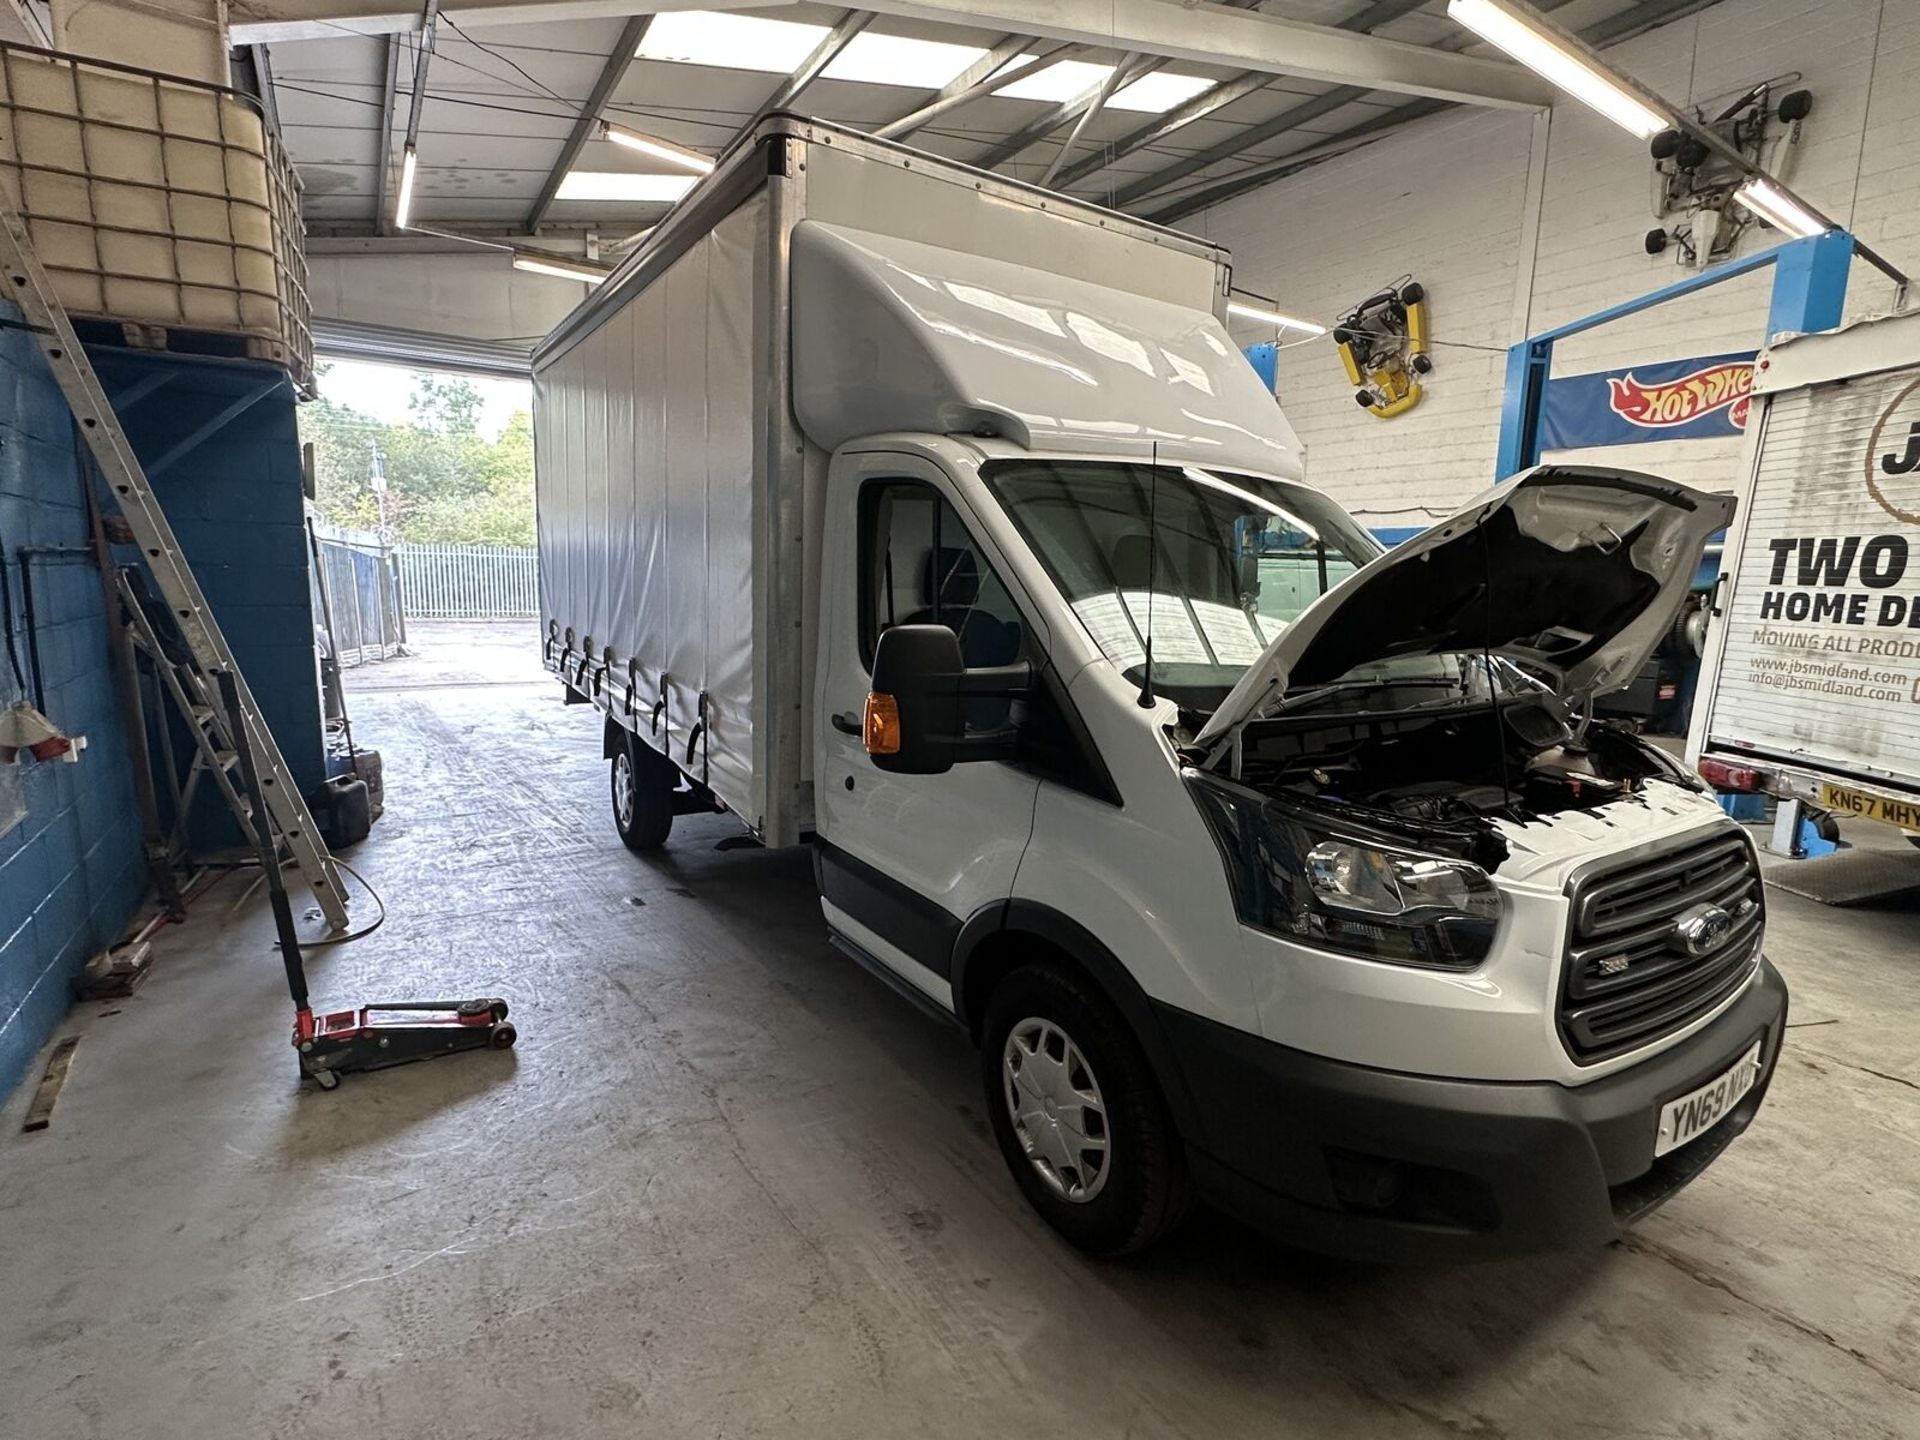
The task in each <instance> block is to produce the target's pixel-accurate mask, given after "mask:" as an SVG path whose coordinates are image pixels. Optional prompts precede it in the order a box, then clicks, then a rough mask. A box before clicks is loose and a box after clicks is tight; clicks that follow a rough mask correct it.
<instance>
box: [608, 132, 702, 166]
mask: <svg viewBox="0 0 1920 1440" xmlns="http://www.w3.org/2000/svg"><path fill="white" fill-rule="evenodd" d="M606 135H607V139H609V140H611V141H612V142H613V143H614V144H616V145H624V146H626V147H627V149H629V150H638V151H639V152H640V153H641V154H642V155H651V156H653V158H654V159H656V160H664V161H666V162H667V163H668V164H669V165H678V166H680V167H681V168H683V169H686V170H692V171H694V172H695V173H696V174H700V175H710V174H712V173H713V161H711V160H709V159H708V158H707V157H706V156H704V155H701V154H699V153H697V152H696V151H693V150H683V149H681V148H680V147H679V146H678V145H675V144H672V143H670V142H669V141H666V140H656V139H655V138H654V137H653V136H651V135H642V134H641V133H640V132H639V131H638V130H629V129H627V127H626V126H624V125H613V124H609V125H607V127H606Z"/></svg>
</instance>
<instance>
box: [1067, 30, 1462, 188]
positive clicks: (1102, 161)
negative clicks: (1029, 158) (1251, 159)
mask: <svg viewBox="0 0 1920 1440" xmlns="http://www.w3.org/2000/svg"><path fill="white" fill-rule="evenodd" d="M1426 3H1427V0H1374V3H1373V4H1371V5H1368V6H1367V7H1366V8H1365V9H1363V10H1360V11H1358V12H1356V13H1355V14H1353V15H1350V16H1348V17H1347V18H1346V19H1345V20H1342V21H1340V22H1339V24H1338V25H1337V26H1336V27H1335V28H1337V29H1340V30H1354V31H1358V32H1360V33H1361V34H1367V33H1370V32H1372V31H1374V30H1377V29H1379V28H1380V27H1381V26H1382V25H1388V24H1391V23H1392V22H1393V21H1395V20H1398V19H1399V18H1400V17H1401V16H1402V15H1406V14H1409V13H1410V12H1412V11H1415V10H1418V9H1419V8H1420V7H1421V6H1422V5H1424V4H1426ZM1270 78H1271V77H1270V76H1268V75H1267V74H1266V73H1265V72H1264V71H1260V70H1243V71H1241V72H1240V73H1239V74H1238V75H1234V76H1230V77H1229V78H1227V79H1225V80H1222V81H1221V82H1220V83H1219V84H1218V85H1216V86H1214V87H1213V88H1212V89H1211V90H1204V91H1202V92H1201V93H1200V94H1198V95H1196V96H1194V97H1193V99H1191V100H1189V101H1188V102H1187V103H1186V104H1184V105H1182V106H1180V107H1179V108H1178V109H1175V110H1172V111H1169V112H1168V113H1167V114H1165V115H1162V116H1160V117H1158V118H1157V119H1155V120H1152V121H1150V122H1149V123H1147V124H1145V125H1142V126H1141V127H1140V128H1139V129H1137V130H1135V131H1133V132H1132V133H1131V134H1127V135H1123V136H1121V137H1120V139H1118V140H1116V141H1114V142H1113V144H1111V145H1108V146H1104V147H1102V148H1101V149H1098V150H1096V151H1095V152H1094V153H1093V154H1091V155H1089V156H1087V158H1086V159H1084V160H1081V161H1078V162H1076V163H1075V164H1072V165H1069V166H1067V167H1066V168H1065V169H1063V170H1062V171H1061V172H1060V175H1059V177H1058V178H1057V180H1056V181H1055V182H1054V184H1055V188H1056V189H1060V190H1064V189H1066V188H1067V187H1068V186H1070V185H1073V184H1075V183H1077V182H1078V181H1081V180H1084V179H1086V178H1087V177H1088V176H1089V175H1095V174H1098V173H1099V172H1100V171H1102V170H1104V169H1106V168H1107V167H1108V166H1109V165H1112V164H1113V163H1114V162H1115V161H1116V160H1120V159H1122V158H1124V157H1125V156H1128V155H1131V154H1133V152H1134V151H1136V150H1144V149H1145V148H1146V147H1147V146H1149V145H1157V144H1158V143H1159V142H1160V141H1162V140H1164V139H1166V138H1167V137H1168V136H1169V135H1173V134H1176V133H1177V132H1179V131H1181V130H1184V129H1186V128H1187V126H1189V125H1191V124H1192V123H1193V122H1194V121H1196V120H1204V119H1206V118H1207V116H1209V115H1211V114H1212V113H1213V112H1214V111H1216V110H1219V109H1221V108H1222V107H1224V106H1227V105H1231V104H1232V103H1233V102H1234V101H1235V100H1239V99H1241V98H1242V97H1244V96H1247V95H1251V94H1252V93H1253V92H1254V91H1256V90H1258V89H1260V88H1261V87H1262V86H1264V85H1265V84H1266V83H1267V81H1268V80H1269V79H1270Z"/></svg>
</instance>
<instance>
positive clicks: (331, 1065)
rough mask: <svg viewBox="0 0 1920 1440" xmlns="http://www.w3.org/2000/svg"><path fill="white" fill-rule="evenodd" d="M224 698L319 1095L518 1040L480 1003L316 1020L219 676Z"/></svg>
mask: <svg viewBox="0 0 1920 1440" xmlns="http://www.w3.org/2000/svg"><path fill="white" fill-rule="evenodd" d="M219 682H220V697H221V699H222V701H223V702H224V703H225V705H226V707H227V713H228V714H229V715H231V716H233V717H234V724H233V750H234V757H235V759H236V761H237V762H238V769H239V771H240V777H241V781H242V783H243V784H244V786H245V793H246V795H247V798H248V799H249V800H251V801H252V816H251V818H250V821H249V823H248V826H247V828H248V829H250V830H251V831H252V832H253V840H254V844H255V846H256V847H257V849H258V850H259V854H260V866H261V869H262V871H263V872H264V873H265V875H266V880H267V894H268V897H269V899H270V900H271V901H272V904H273V923H274V927H275V929H277V930H278V931H279V934H280V960H281V963H282V965H284V966H285V967H286V972H287V989H288V991H289V992H290V993H291V994H292V996H293V1048H294V1049H295V1051H297V1052H298V1053H299V1056H300V1075H301V1078H302V1079H306V1080H311V1081H313V1082H314V1083H315V1084H316V1085H318V1086H319V1087H320V1088H321V1089H322V1090H331V1089H333V1087H334V1086H336V1085H338V1084H339V1083H340V1077H341V1076H342V1075H347V1074H352V1073H353V1072H355V1071H360V1070H384V1069H386V1068H387V1067H388V1066H389V1065H405V1064H407V1063H408V1062H409V1061H413V1060H432V1059H434V1058H435V1057H436V1056H440V1055H453V1054H457V1053H459V1052H460V1051H462V1050H505V1049H508V1048H509V1047H511V1046H512V1044H513V1042H514V1041H515V1040H516V1039H518V1038H519V1035H518V1033H517V1032H516V1031H515V1030H514V1028H513V1026H512V1025H511V1024H509V1023H508V1021H507V1002H506V1001H505V1000H502V999H499V998H497V997H496V998H490V999H489V998H483V999H478V1000H389V1001H385V1002H383V1003H381V1004H377V1005H363V1006H361V1007H360V1008H359V1009H357V1010H332V1011H328V1012H327V1013H325V1014H322V1015H315V1014H314V1013H313V1007H312V1005H311V1004H310V1003H309V1002H308V999H307V967H306V964H305V962H304V961H303V960H302V958H301V954H300V936H299V934H298V932H296V931H295V929H294V926H293V906H292V904H291V902H289V901H288V899H287V887H286V883H285V882H284V881H283V880H282V879H281V878H280V864H279V857H278V855H277V854H276V853H275V851H276V848H277V847H276V846H275V844H274V841H273V837H272V828H271V821H270V820H269V819H268V816H267V807H266V801H265V799H264V798H263V796H262V795H261V792H260V776H259V774H258V772H257V771H256V770H255V769H254V764H253V754H252V751H251V749H250V747H249V745H248V742H247V733H246V726H245V724H244V721H243V719H242V718H241V715H240V708H239V694H238V689H237V687H236V686H235V684H234V680H233V675H232V672H231V671H226V670H223V671H221V672H220V673H219Z"/></svg>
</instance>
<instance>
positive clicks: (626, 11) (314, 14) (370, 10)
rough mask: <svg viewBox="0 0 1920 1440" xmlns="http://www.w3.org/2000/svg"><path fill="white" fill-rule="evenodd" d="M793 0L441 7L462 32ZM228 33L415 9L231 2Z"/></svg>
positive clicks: (411, 22) (320, 31) (377, 27)
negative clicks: (501, 26) (488, 26)
mask: <svg viewBox="0 0 1920 1440" xmlns="http://www.w3.org/2000/svg"><path fill="white" fill-rule="evenodd" d="M793 3H794V0H458V3H457V4H453V5H449V6H447V7H446V15H447V18H448V19H449V20H451V21H452V22H453V23H454V24H456V25H458V26H459V27H460V28H461V29H462V30H474V29H478V28H479V27H481V26H483V25H551V24H554V23H555V22H558V21H567V20H625V19H627V18H628V17H630V16H634V15H641V14H646V15H651V14H655V13H665V12H667V11H669V10H766V9H775V8H778V7H780V6H782V5H791V4H793ZM227 14H228V22H229V23H228V34H229V36H230V38H231V41H232V43H233V44H235V45H269V44H278V43H280V42H281V41H285V40H337V39H339V38H340V36H341V34H342V33H349V34H355V35H408V34H412V33H413V32H414V31H416V30H418V29H419V28H420V12H419V11H418V10H415V9H409V8H408V7H407V6H406V5H405V4H404V3H396V0H231V4H230V6H229V9H228V12H227Z"/></svg>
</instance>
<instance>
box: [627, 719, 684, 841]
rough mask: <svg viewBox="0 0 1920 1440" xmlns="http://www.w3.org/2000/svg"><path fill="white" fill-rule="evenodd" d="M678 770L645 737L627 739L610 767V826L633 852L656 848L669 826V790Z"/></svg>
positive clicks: (671, 794)
mask: <svg viewBox="0 0 1920 1440" xmlns="http://www.w3.org/2000/svg"><path fill="white" fill-rule="evenodd" d="M678 780H679V772H678V771H677V770H675V769H674V767H673V762H672V761H671V760H669V759H667V758H666V757H665V756H664V755H662V754H660V752H659V751H657V750H655V749H654V748H653V747H652V746H651V745H648V744H647V743H646V742H645V741H642V740H634V739H629V740H628V741H627V743H626V744H625V745H623V746H621V747H620V749H619V750H618V751H616V752H615V754H614V757H613V768H612V785H611V788H612V793H613V827H614V829H616V830H618V831H619V832H620V841H621V843H622V844H623V845H625V846H626V847H627V848H628V849H629V850H631V851H633V852H634V853H635V854H636V855H638V854H643V853H644V852H646V851H648V850H658V849H659V848H660V847H661V846H662V845H664V844H666V843H667V835H668V834H669V833H670V832H671V831H672V829H673V791H674V786H675V784H676V783H677V782H678Z"/></svg>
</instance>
